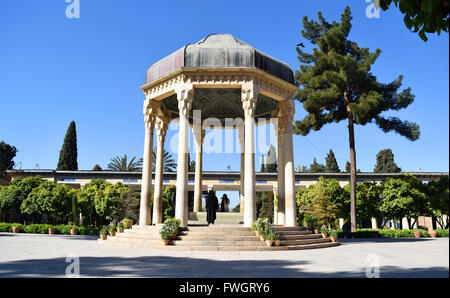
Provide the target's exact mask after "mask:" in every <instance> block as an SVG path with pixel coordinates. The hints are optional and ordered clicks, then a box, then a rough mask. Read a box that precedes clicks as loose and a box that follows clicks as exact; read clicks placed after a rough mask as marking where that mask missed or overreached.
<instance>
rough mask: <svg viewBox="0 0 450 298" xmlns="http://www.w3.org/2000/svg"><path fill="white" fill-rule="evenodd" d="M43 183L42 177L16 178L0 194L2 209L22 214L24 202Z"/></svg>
mask: <svg viewBox="0 0 450 298" xmlns="http://www.w3.org/2000/svg"><path fill="white" fill-rule="evenodd" d="M43 181H44V180H43V179H42V178H41V177H40V176H35V177H26V178H22V177H18V178H14V179H13V180H12V181H11V183H10V185H9V186H7V187H4V188H3V189H2V190H1V192H0V208H1V209H2V210H3V211H7V212H20V206H21V205H22V202H23V201H24V200H25V199H26V198H27V197H28V195H29V194H30V193H31V191H32V190H33V189H34V188H36V187H38V186H39V185H40V184H41V183H43Z"/></svg>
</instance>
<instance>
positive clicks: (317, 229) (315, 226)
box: [313, 224, 320, 234]
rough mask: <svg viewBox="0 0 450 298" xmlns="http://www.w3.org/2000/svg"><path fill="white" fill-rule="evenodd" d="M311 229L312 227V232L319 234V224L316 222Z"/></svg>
mask: <svg viewBox="0 0 450 298" xmlns="http://www.w3.org/2000/svg"><path fill="white" fill-rule="evenodd" d="M313 229H314V234H319V233H320V230H319V226H318V225H317V224H314V225H313Z"/></svg>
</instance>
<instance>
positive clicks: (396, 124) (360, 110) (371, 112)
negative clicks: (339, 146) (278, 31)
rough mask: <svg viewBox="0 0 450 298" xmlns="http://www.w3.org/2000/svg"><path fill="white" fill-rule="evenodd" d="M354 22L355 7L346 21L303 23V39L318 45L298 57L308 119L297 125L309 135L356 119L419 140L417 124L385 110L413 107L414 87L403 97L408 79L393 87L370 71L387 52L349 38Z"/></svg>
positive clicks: (300, 97) (299, 96) (347, 10)
mask: <svg viewBox="0 0 450 298" xmlns="http://www.w3.org/2000/svg"><path fill="white" fill-rule="evenodd" d="M351 20H352V17H351V14H350V8H349V7H346V8H345V11H344V13H343V14H342V16H341V22H340V23H338V22H333V23H328V22H327V21H325V19H324V18H323V16H322V13H321V12H319V21H318V22H316V21H314V20H311V21H308V17H304V19H303V27H304V30H302V35H303V37H304V38H306V39H308V40H310V41H311V43H312V44H314V45H317V47H316V48H314V50H313V53H311V54H310V53H306V52H303V51H302V50H301V49H300V48H299V47H297V52H298V59H299V61H300V63H303V64H302V65H301V66H300V71H297V72H296V74H295V78H296V80H297V82H298V83H299V84H300V86H301V87H302V88H301V89H300V90H299V91H298V94H297V99H298V100H299V101H300V102H302V103H303V107H304V108H305V110H306V111H307V112H308V115H307V116H306V117H305V118H304V119H303V120H301V121H296V122H295V130H296V132H297V133H298V134H302V135H307V134H308V133H309V132H310V130H311V129H313V130H319V129H321V128H322V126H323V125H325V124H327V123H331V122H339V121H341V120H347V119H348V117H351V118H352V121H353V123H356V124H360V125H365V124H367V123H375V124H376V125H377V126H379V127H380V128H381V129H382V130H383V131H384V132H388V131H395V132H397V133H399V134H401V135H403V136H405V137H407V138H408V139H410V140H416V139H417V138H418V137H419V127H418V125H417V124H415V123H410V122H407V121H406V122H402V121H400V120H399V119H398V118H385V117H383V116H381V113H383V112H385V111H389V110H400V109H404V108H406V107H408V106H409V105H410V104H411V103H412V102H413V100H414V96H413V95H412V94H411V89H410V88H408V89H405V90H403V91H402V92H400V93H397V91H398V89H399V88H400V86H401V83H402V79H403V78H402V76H399V77H398V78H397V79H396V80H394V81H393V82H391V83H388V84H382V83H379V82H378V81H377V79H376V77H375V76H374V75H373V74H372V73H371V72H370V69H371V65H372V64H373V63H374V62H375V60H376V59H377V58H378V56H379V55H380V53H381V50H379V49H377V50H376V51H375V52H374V53H370V52H369V49H368V48H360V47H359V46H358V44H357V43H356V42H352V41H350V40H348V39H347V38H348V35H349V33H350V30H351V27H352V26H351ZM310 64H312V65H310Z"/></svg>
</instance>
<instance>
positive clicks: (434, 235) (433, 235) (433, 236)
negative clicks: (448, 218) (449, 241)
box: [430, 230, 438, 238]
mask: <svg viewBox="0 0 450 298" xmlns="http://www.w3.org/2000/svg"><path fill="white" fill-rule="evenodd" d="M430 236H431V238H436V237H437V236H438V233H437V231H434V230H433V231H430Z"/></svg>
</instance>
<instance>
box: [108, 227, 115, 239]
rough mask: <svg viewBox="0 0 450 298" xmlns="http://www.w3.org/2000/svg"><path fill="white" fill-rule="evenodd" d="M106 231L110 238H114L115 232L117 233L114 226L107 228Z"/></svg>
mask: <svg viewBox="0 0 450 298" xmlns="http://www.w3.org/2000/svg"><path fill="white" fill-rule="evenodd" d="M108 231H109V235H111V236H113V237H114V236H116V231H117V228H116V226H114V225H113V226H109V227H108Z"/></svg>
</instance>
